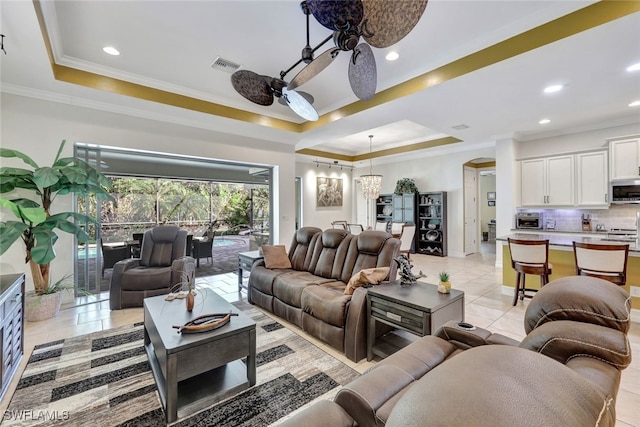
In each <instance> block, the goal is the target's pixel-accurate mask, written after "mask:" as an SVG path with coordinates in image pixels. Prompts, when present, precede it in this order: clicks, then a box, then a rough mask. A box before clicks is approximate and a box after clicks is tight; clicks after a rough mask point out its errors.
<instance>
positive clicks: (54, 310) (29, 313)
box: [24, 292, 62, 322]
mask: <svg viewBox="0 0 640 427" xmlns="http://www.w3.org/2000/svg"><path fill="white" fill-rule="evenodd" d="M60 304H62V292H55V293H52V294H44V295H36V293H35V292H28V293H27V294H26V295H25V298H24V319H25V320H26V321H27V322H39V321H41V320H47V319H52V318H54V317H56V315H57V314H58V312H59V311H60Z"/></svg>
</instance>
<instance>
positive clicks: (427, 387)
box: [282, 276, 631, 427]
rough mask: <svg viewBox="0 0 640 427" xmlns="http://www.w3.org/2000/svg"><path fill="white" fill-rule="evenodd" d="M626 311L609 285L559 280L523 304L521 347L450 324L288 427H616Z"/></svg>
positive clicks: (625, 360)
mask: <svg viewBox="0 0 640 427" xmlns="http://www.w3.org/2000/svg"><path fill="white" fill-rule="evenodd" d="M630 308H631V306H630V298H629V295H628V294H627V293H626V292H625V291H624V290H623V289H620V288H619V287H618V286H616V285H614V284H612V283H610V282H607V281H605V280H601V279H597V278H592V277H577V276H573V277H566V278H562V279H558V280H556V281H553V282H551V283H549V284H548V285H546V286H544V288H542V289H541V290H540V291H539V292H538V293H537V294H536V296H535V297H534V298H533V300H532V301H531V303H530V304H529V306H528V307H527V310H526V313H525V331H526V332H527V336H526V337H525V338H524V340H522V342H517V341H515V340H513V339H511V338H508V337H505V336H502V335H499V334H493V333H491V332H489V331H488V330H485V329H481V328H475V329H474V330H469V329H468V328H465V326H466V325H465V324H459V323H458V322H453V321H452V322H449V323H447V324H446V325H445V326H443V327H442V328H441V329H440V330H439V331H438V332H437V336H426V337H423V338H420V339H419V340H417V341H416V342H414V343H412V344H411V345H409V346H407V347H405V348H404V349H402V350H400V351H398V352H397V353H394V354H393V355H391V356H390V357H388V358H386V359H384V360H382V361H381V362H379V363H377V364H376V365H375V366H373V367H372V368H371V369H370V370H369V371H368V372H367V373H365V374H363V375H362V376H360V377H358V378H357V379H355V380H354V381H352V382H351V383H349V384H347V385H346V386H345V387H343V388H342V389H341V390H339V391H338V393H337V395H336V397H335V399H334V400H333V401H328V400H327V401H322V402H320V403H318V404H316V405H313V406H311V407H309V408H307V409H305V410H304V411H302V412H300V413H298V414H297V415H296V416H294V417H293V418H291V419H289V420H288V421H287V422H285V423H284V424H282V425H283V426H299V425H304V426H311V427H313V426H321V425H322V426H325V425H331V426H332V427H340V426H356V425H357V426H359V427H367V426H377V427H379V426H388V427H417V426H510V427H511V426H545V427H547V426H563V427H567V426H579V427H583V426H614V425H615V422H616V417H615V399H616V395H617V392H618V388H619V385H620V372H621V370H622V369H624V368H626V367H627V366H628V365H629V363H630V362H631V349H630V346H629V342H628V339H627V333H628V331H629V327H630ZM469 326H471V325H469Z"/></svg>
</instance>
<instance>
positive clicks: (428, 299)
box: [367, 281, 464, 360]
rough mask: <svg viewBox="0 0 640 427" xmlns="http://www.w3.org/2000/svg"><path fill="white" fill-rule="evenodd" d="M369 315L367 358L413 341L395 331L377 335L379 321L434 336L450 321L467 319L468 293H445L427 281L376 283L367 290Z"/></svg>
mask: <svg viewBox="0 0 640 427" xmlns="http://www.w3.org/2000/svg"><path fill="white" fill-rule="evenodd" d="M367 317H368V321H369V325H368V326H369V330H368V334H367V360H371V359H373V356H374V355H377V356H380V357H387V356H389V355H390V354H392V353H395V352H396V351H398V350H399V349H400V348H402V347H403V346H405V345H408V344H410V343H411V341H410V340H407V339H405V338H403V337H402V335H398V334H394V333H390V334H387V335H385V336H382V337H377V334H376V323H378V322H380V323H384V324H386V325H389V326H391V327H393V328H395V329H399V330H401V331H405V332H408V333H409V334H412V335H416V336H419V337H422V336H425V335H431V334H433V333H434V332H435V331H436V329H438V328H439V327H440V326H442V325H444V324H445V323H447V322H448V321H449V320H459V321H463V320H464V292H462V291H459V290H456V289H451V293H449V294H441V293H439V292H438V286H436V285H431V284H429V283H424V282H417V283H414V284H413V285H411V286H400V281H395V282H391V283H389V284H384V285H377V286H373V287H371V288H369V289H368V292H367Z"/></svg>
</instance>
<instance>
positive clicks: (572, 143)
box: [517, 123, 640, 159]
mask: <svg viewBox="0 0 640 427" xmlns="http://www.w3.org/2000/svg"><path fill="white" fill-rule="evenodd" d="M638 133H640V123H636V124H632V125H624V126H615V127H610V128H605V129H598V130H593V131H588V132H579V133H572V134H568V135H560V136H554V137H549V138H541V139H535V140H531V141H525V142H518V144H517V145H518V147H517V158H518V159H523V158H527V157H535V156H551V155H554V154H561V153H570V152H576V151H583V150H591V149H597V148H608V145H607V141H606V140H607V139H608V138H616V137H620V136H628V135H636V134H638Z"/></svg>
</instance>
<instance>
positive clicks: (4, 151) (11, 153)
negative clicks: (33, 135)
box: [0, 148, 40, 169]
mask: <svg viewBox="0 0 640 427" xmlns="http://www.w3.org/2000/svg"><path fill="white" fill-rule="evenodd" d="M0 157H17V158H19V159H21V160H22V161H23V162H25V163H26V164H28V165H29V166H33V168H34V169H38V168H39V167H40V166H38V164H37V163H36V162H34V161H33V160H31V157H29V156H27V155H26V154H23V153H21V152H19V151H17V150H10V149H8V148H0Z"/></svg>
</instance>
